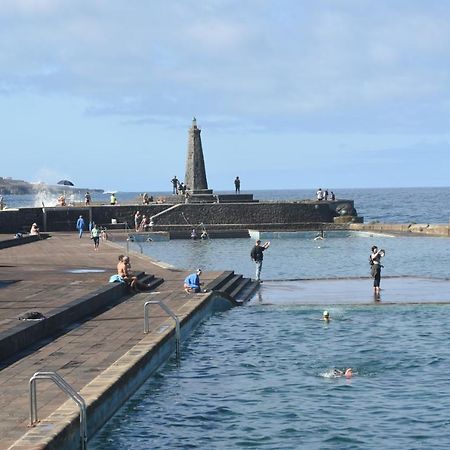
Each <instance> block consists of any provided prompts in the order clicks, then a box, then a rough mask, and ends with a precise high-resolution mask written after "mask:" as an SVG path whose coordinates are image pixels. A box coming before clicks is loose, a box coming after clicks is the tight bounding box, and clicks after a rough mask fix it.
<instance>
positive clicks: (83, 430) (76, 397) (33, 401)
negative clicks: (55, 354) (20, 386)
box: [29, 372, 87, 450]
mask: <svg viewBox="0 0 450 450" xmlns="http://www.w3.org/2000/svg"><path fill="white" fill-rule="evenodd" d="M36 380H52V381H53V382H54V383H55V384H56V385H57V386H58V387H59V388H60V389H61V390H62V391H63V392H65V393H66V394H67V395H68V396H69V397H70V398H71V399H72V400H73V401H74V402H75V403H76V404H77V405H78V406H79V408H80V448H81V450H86V449H87V417H86V402H85V401H84V399H83V397H82V396H81V395H80V394H79V393H78V392H77V391H75V389H73V387H72V386H71V385H70V384H69V383H67V381H66V380H64V378H63V377H61V376H60V375H58V374H57V373H56V372H36V373H35V374H34V375H33V376H32V377H31V378H30V383H29V387H30V426H33V425H34V424H35V423H36V422H38V417H37V396H36Z"/></svg>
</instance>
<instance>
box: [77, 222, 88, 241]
mask: <svg viewBox="0 0 450 450" xmlns="http://www.w3.org/2000/svg"><path fill="white" fill-rule="evenodd" d="M85 226H86V224H85V223H84V219H83V216H80V217H78V220H77V224H76V228H77V230H78V233H79V236H80V239H81V237H82V236H83V231H84V227H85Z"/></svg>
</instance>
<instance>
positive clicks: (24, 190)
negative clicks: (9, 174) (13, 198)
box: [0, 177, 34, 195]
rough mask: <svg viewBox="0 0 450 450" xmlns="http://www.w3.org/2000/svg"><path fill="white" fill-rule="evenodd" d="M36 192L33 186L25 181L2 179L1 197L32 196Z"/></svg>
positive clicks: (0, 179)
mask: <svg viewBox="0 0 450 450" xmlns="http://www.w3.org/2000/svg"><path fill="white" fill-rule="evenodd" d="M33 192H34V189H33V185H32V184H31V183H27V182H26V181H23V180H13V179H11V178H2V177H0V194H1V195H19V194H31V193H33Z"/></svg>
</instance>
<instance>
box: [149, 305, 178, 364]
mask: <svg viewBox="0 0 450 450" xmlns="http://www.w3.org/2000/svg"><path fill="white" fill-rule="evenodd" d="M150 305H159V306H160V307H161V308H162V309H163V310H164V311H165V312H166V313H167V314H168V315H169V316H170V317H172V319H173V320H174V321H175V342H176V343H175V354H176V357H177V359H179V358H180V343H181V333H180V320H179V319H178V317H177V316H176V315H175V314H174V313H173V311H172V310H171V309H170V308H169V307H168V306H167V305H166V304H165V303H164V302H163V301H162V300H149V301H147V302H145V303H144V333H149V331H150V320H149V317H148V310H149V308H150Z"/></svg>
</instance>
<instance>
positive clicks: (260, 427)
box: [89, 234, 450, 450]
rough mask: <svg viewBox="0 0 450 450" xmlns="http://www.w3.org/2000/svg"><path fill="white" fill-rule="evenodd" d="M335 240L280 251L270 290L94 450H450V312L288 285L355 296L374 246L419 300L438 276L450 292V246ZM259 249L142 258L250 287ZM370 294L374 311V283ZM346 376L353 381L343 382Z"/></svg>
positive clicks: (285, 244) (203, 334)
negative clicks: (311, 300)
mask: <svg viewBox="0 0 450 450" xmlns="http://www.w3.org/2000/svg"><path fill="white" fill-rule="evenodd" d="M335 237H336V238H333V235H330V236H329V237H328V238H327V239H326V240H325V241H320V242H318V241H314V240H313V239H312V238H311V236H309V235H306V234H305V235H304V236H302V237H300V238H299V237H296V238H278V239H273V240H272V245H271V247H270V249H269V250H267V252H266V253H265V259H264V267H263V278H264V277H265V279H266V280H274V281H270V282H267V281H266V283H265V284H263V285H262V287H261V290H260V291H259V293H258V294H257V295H255V298H254V299H253V300H252V301H251V302H250V303H249V304H248V305H246V306H244V307H240V308H234V309H232V310H230V311H227V312H224V313H220V314H216V315H215V316H213V317H212V318H210V319H209V320H207V321H206V322H204V323H203V324H202V325H201V326H200V327H199V328H198V329H197V331H196V332H195V333H194V334H193V335H192V336H191V337H190V338H189V340H188V341H186V342H185V343H184V345H183V347H182V358H181V364H180V365H179V366H178V365H177V364H176V362H175V361H174V360H169V361H168V363H167V364H166V365H165V366H164V367H162V368H160V370H159V371H158V373H157V374H156V375H155V376H154V377H152V378H151V379H150V380H148V382H147V383H146V384H145V385H144V386H143V387H142V388H141V389H140V390H139V391H138V392H137V393H136V395H135V396H134V397H133V398H132V399H131V400H130V401H129V402H128V403H127V404H126V405H124V406H123V407H122V408H121V410H120V411H119V412H118V413H117V414H116V415H115V416H114V417H113V418H112V419H111V420H110V421H109V422H108V424H106V425H105V427H104V428H103V429H102V430H101V431H100V432H99V433H98V434H97V436H96V437H95V438H94V439H93V440H92V441H91V442H90V443H89V448H91V449H92V448H93V449H96V450H100V449H111V448H120V449H133V450H139V449H148V448H152V449H167V448H170V449H248V448H255V449H271V450H272V449H273V450H278V449H299V448H305V449H377V450H378V449H418V448H427V449H428V448H433V449H447V448H449V447H450V387H449V374H450V345H449V342H450V321H449V320H448V317H449V315H450V305H449V304H447V305H445V304H444V305H438V304H432V303H427V304H415V305H412V304H394V305H387V304H385V303H384V302H383V301H382V302H381V303H380V302H378V303H376V302H373V301H372V302H370V300H369V301H368V302H367V303H366V304H361V305H349V304H338V303H337V302H334V303H333V302H332V301H330V303H329V304H324V303H322V304H320V305H318V304H317V305H312V306H311V305H306V304H302V300H301V298H300V297H301V289H302V285H303V287H305V285H306V283H313V284H314V283H316V282H315V281H308V282H305V281H303V282H299V281H286V280H299V279H303V280H304V279H315V278H320V279H323V280H320V281H317V283H325V284H328V283H329V281H326V279H328V278H342V280H337V282H338V283H343V284H344V285H345V284H346V281H345V278H346V277H353V278H354V277H368V276H369V264H368V255H369V252H370V247H371V246H372V245H374V244H375V245H378V246H379V247H380V248H381V247H382V248H385V249H386V257H385V258H384V259H383V264H384V266H385V268H384V275H385V276H395V277H403V276H413V277H416V278H414V280H413V281H414V289H415V291H417V292H416V297H417V298H418V299H419V301H420V296H421V294H420V291H421V279H420V278H419V277H423V278H424V279H428V280H429V278H427V277H432V278H431V281H430V283H431V286H433V279H440V281H438V282H437V283H441V284H439V285H442V286H446V283H447V282H448V281H446V279H447V278H448V272H449V270H450V269H449V268H450V252H449V246H450V240H448V239H446V238H430V237H389V236H378V235H377V236H370V235H361V234H349V235H348V236H344V237H343V236H339V235H336V236H335ZM135 245H136V244H135ZM252 245H253V241H251V240H249V239H228V240H211V241H171V242H169V243H164V242H160V243H159V242H152V243H149V244H144V245H142V244H141V247H139V245H137V246H136V250H138V251H139V250H140V249H142V251H143V253H146V254H148V255H150V256H151V257H152V258H155V259H159V260H163V261H165V262H169V263H171V264H173V265H175V266H177V267H183V268H194V267H198V266H200V267H203V268H204V269H206V270H220V269H228V270H229V269H230V268H233V269H235V271H236V272H237V273H242V274H244V275H246V276H252V275H253V270H254V264H253V263H252V262H251V261H250V257H249V253H250V249H251V246H252ZM282 280H284V281H282ZM324 280H325V281H324ZM400 280H401V278H400ZM386 281H387V280H386ZM394 281H395V280H394ZM394 281H393V282H394ZM333 282H334V281H333ZM355 282H358V281H357V280H356V281H355ZM361 282H362V283H367V292H368V298H369V299H370V292H371V286H370V280H365V279H363V280H362V281H361ZM424 283H425V282H424ZM386 284H387V283H386ZM405 285H406V283H405ZM382 286H383V282H382ZM427 289H428V292H429V291H432V290H433V287H431V288H427ZM444 289H445V287H444ZM319 291H320V289H319ZM296 292H298V295H296ZM386 292H387V293H389V289H387V291H386ZM424 292H425V289H424ZM384 295H385V294H383V291H382V297H384ZM331 298H332V297H331ZM383 300H384V299H383ZM447 300H448V299H447ZM303 303H304V302H303ZM323 309H328V310H329V311H330V313H331V321H330V322H329V323H326V322H324V321H323V320H321V318H322V311H323ZM346 367H352V368H353V370H354V371H355V372H356V373H355V375H354V376H353V377H352V378H350V379H346V378H345V377H334V376H333V370H334V369H339V370H343V369H345V368H346Z"/></svg>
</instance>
